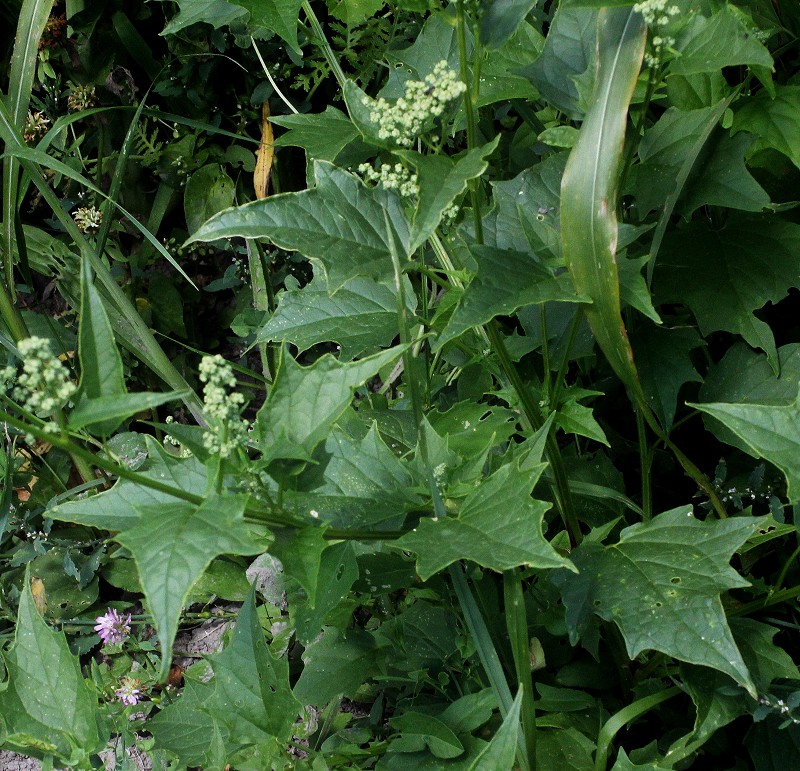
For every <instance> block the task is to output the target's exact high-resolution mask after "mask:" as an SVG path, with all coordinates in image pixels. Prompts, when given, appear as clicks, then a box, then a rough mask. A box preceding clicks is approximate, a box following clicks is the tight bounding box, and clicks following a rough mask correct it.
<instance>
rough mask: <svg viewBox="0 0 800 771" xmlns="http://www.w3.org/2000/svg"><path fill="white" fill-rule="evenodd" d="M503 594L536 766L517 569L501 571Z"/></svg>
mask: <svg viewBox="0 0 800 771" xmlns="http://www.w3.org/2000/svg"><path fill="white" fill-rule="evenodd" d="M503 595H504V600H505V602H504V608H505V616H506V628H507V629H508V639H509V641H510V642H511V653H512V655H513V656H514V669H515V671H516V676H517V687H518V688H520V689H522V707H521V711H520V722H521V723H522V734H523V738H524V741H525V748H526V751H527V753H528V764H529V766H530V768H531V769H534V771H535V769H536V705H535V703H534V699H533V678H532V677H531V661H530V655H529V652H528V644H529V643H528V616H527V613H526V611H525V596H524V595H523V592H522V578H521V576H520V572H519V570H507V571H505V572H504V573H503Z"/></svg>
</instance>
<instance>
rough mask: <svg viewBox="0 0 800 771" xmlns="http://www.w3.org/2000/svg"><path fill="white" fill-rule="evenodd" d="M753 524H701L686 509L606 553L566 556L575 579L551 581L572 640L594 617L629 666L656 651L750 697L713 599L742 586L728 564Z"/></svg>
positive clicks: (629, 534)
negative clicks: (706, 670) (617, 641)
mask: <svg viewBox="0 0 800 771" xmlns="http://www.w3.org/2000/svg"><path fill="white" fill-rule="evenodd" d="M760 521H761V520H759V519H757V518H749V517H748V518H730V519H726V520H707V521H705V522H701V521H699V520H697V519H695V518H694V517H693V516H692V511H691V507H688V506H687V507H683V508H680V509H674V510H673V511H668V512H665V513H664V514H660V515H659V516H657V517H654V518H653V519H652V520H651V521H650V522H643V523H641V524H638V525H633V526H631V527H627V528H625V529H624V530H623V531H622V533H621V534H620V539H619V542H618V543H616V544H614V545H612V546H601V545H599V544H595V543H592V544H584V545H582V546H581V547H579V548H578V549H577V550H575V551H573V552H572V555H571V557H572V559H573V560H574V562H575V564H576V565H577V567H578V570H580V574H579V575H577V576H575V575H572V574H570V573H562V574H560V575H559V576H558V581H559V583H560V584H561V585H562V598H563V600H564V604H565V606H566V608H567V623H568V625H569V627H570V636H571V638H572V639H573V641H575V640H577V638H578V636H579V634H580V632H581V629H583V628H585V626H586V625H587V623H588V621H589V619H590V616H591V614H592V613H595V614H597V615H599V616H600V617H601V618H604V619H606V620H608V621H613V622H614V623H615V624H616V625H617V626H618V627H619V629H620V631H621V632H622V636H623V637H624V639H625V645H626V647H627V649H628V655H629V656H630V657H631V658H634V657H636V656H637V655H638V654H639V653H641V652H642V651H645V650H658V651H661V652H662V653H666V654H667V655H668V656H673V657H674V658H676V659H679V660H680V661H687V662H689V663H693V664H702V665H703V666H707V667H712V668H714V669H718V670H719V671H721V672H724V673H725V674H728V675H730V676H731V677H732V678H733V679H734V680H736V682H738V683H739V684H740V685H742V686H744V687H745V688H746V689H747V690H748V691H749V692H750V693H751V694H752V695H753V696H755V687H754V685H753V681H752V679H751V677H750V674H749V672H748V670H747V667H746V666H745V663H744V661H743V660H742V656H741V653H740V652H739V649H738V648H737V647H736V643H735V642H734V639H733V636H732V635H731V631H730V629H729V627H728V622H727V620H726V618H725V612H724V610H723V608H722V602H721V601H720V597H719V595H720V592H723V591H726V590H728V589H733V588H737V587H742V586H747V585H748V583H747V581H745V580H744V579H743V578H742V577H741V576H740V575H739V574H738V573H736V571H735V570H733V568H731V567H730V565H729V564H728V562H729V560H730V558H731V556H732V555H733V553H734V552H735V551H736V550H737V549H738V548H739V547H740V546H741V545H742V544H743V543H744V542H745V541H746V540H747V538H748V537H749V536H750V535H751V534H752V533H753V532H754V531H755V530H756V529H757V527H758V525H759V523H760Z"/></svg>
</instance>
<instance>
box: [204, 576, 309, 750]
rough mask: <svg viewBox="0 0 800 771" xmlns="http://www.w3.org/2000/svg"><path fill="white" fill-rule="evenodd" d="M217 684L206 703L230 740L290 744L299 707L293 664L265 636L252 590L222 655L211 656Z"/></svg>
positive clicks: (205, 706) (234, 742)
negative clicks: (291, 678) (291, 677)
mask: <svg viewBox="0 0 800 771" xmlns="http://www.w3.org/2000/svg"><path fill="white" fill-rule="evenodd" d="M207 661H208V663H209V664H210V665H211V668H212V670H213V671H214V677H213V679H212V680H211V683H212V684H213V686H214V689H213V692H212V693H210V694H209V695H208V696H207V697H206V699H205V702H204V703H203V705H202V709H203V710H204V711H205V712H207V713H208V714H209V715H210V716H211V717H212V719H213V720H214V722H215V723H217V724H218V725H219V726H220V727H221V729H222V733H223V735H225V734H227V735H228V737H229V739H228V742H229V743H230V744H233V745H234V746H236V745H239V746H241V745H243V744H244V745H247V744H258V743H260V742H265V741H269V740H270V739H271V738H273V737H274V738H275V739H277V740H278V741H280V742H286V741H287V740H288V739H289V738H290V737H291V735H292V727H293V726H294V722H295V719H296V718H297V715H298V713H299V711H300V708H301V705H300V703H299V702H298V701H297V699H296V698H295V697H294V694H293V693H292V689H291V687H290V686H289V663H288V661H287V659H286V658H285V657H278V656H275V655H273V653H272V651H271V650H270V648H269V646H268V645H267V643H266V640H265V639H264V633H263V631H262V630H261V625H260V623H259V620H258V615H257V614H256V603H255V590H254V589H251V591H250V593H249V595H248V597H247V599H246V600H245V603H244V605H242V609H241V610H240V611H239V616H238V618H237V620H236V628H235V629H234V632H233V638H232V639H231V641H230V643H229V644H228V645H227V646H226V648H225V650H223V651H222V652H221V653H217V654H214V655H213V656H209V657H208V659H207Z"/></svg>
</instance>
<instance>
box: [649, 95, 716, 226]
mask: <svg viewBox="0 0 800 771" xmlns="http://www.w3.org/2000/svg"><path fill="white" fill-rule="evenodd" d="M720 113H721V111H720V110H719V103H715V104H714V105H711V106H710V107H702V108H699V109H697V110H678V109H676V108H674V107H670V108H669V109H668V110H667V111H666V112H665V113H664V114H663V115H661V117H660V118H659V119H658V120H657V121H656V123H655V124H654V125H653V126H652V127H651V128H650V129H649V130H648V131H647V132H645V135H644V136H643V137H642V141H641V142H640V144H639V147H638V154H639V159H640V161H641V163H640V164H639V166H638V167H635V171H636V183H635V186H634V194H635V196H636V205H637V206H638V207H639V210H640V212H641V215H642V216H645V215H646V214H647V213H648V212H650V211H652V210H653V209H660V208H661V207H663V205H664V199H665V198H667V197H668V196H669V195H670V194H673V193H675V191H676V186H677V185H678V184H679V179H678V176H679V173H680V171H681V169H682V168H683V167H684V165H685V164H692V165H693V164H694V162H695V160H696V158H697V156H698V153H699V152H700V150H701V148H702V147H703V146H704V145H705V143H706V141H707V139H708V136H709V134H710V132H711V131H712V130H713V129H714V127H715V126H716V125H717V122H718V120H719V116H720Z"/></svg>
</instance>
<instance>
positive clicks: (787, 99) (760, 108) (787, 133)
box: [733, 85, 800, 168]
mask: <svg viewBox="0 0 800 771" xmlns="http://www.w3.org/2000/svg"><path fill="white" fill-rule="evenodd" d="M740 104H741V105H742V106H741V107H740V108H739V109H738V110H737V111H736V114H735V116H734V119H733V132H734V133H736V132H738V131H748V132H749V133H751V134H755V135H756V136H757V137H758V140H759V144H760V145H762V146H763V145H766V146H767V147H773V148H775V149H776V150H778V151H779V152H781V153H783V154H784V155H786V156H788V157H789V158H791V160H792V162H793V163H794V165H795V166H797V167H798V168H800V124H799V123H798V121H797V115H798V112H800V86H794V85H793V86H775V98H774V99H771V98H770V95H769V94H768V93H767V92H766V90H762V91H759V92H758V93H757V94H756V95H755V96H751V97H749V98H748V99H745V100H743V101H742V102H740Z"/></svg>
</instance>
